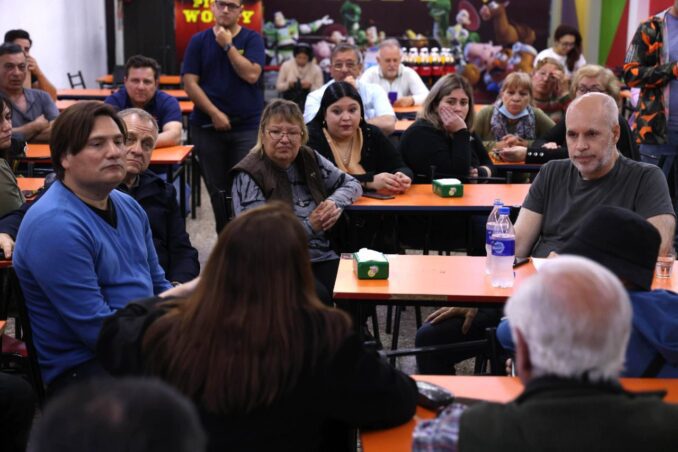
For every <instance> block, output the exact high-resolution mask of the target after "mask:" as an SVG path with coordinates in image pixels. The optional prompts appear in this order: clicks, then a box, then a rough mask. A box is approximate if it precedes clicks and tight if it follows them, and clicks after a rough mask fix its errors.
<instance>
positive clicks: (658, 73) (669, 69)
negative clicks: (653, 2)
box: [624, 8, 678, 144]
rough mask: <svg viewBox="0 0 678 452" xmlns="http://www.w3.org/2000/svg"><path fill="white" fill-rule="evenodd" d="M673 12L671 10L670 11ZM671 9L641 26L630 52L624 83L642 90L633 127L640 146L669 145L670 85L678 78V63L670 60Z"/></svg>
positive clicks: (626, 62)
mask: <svg viewBox="0 0 678 452" xmlns="http://www.w3.org/2000/svg"><path fill="white" fill-rule="evenodd" d="M669 9H670V8H669ZM669 9H666V10H664V11H662V12H661V13H659V14H657V15H655V16H653V17H650V18H649V19H648V20H646V21H645V22H643V23H641V24H640V25H639V26H638V29H637V30H636V34H635V35H634V36H633V39H632V40H631V44H630V46H629V48H628V51H627V52H626V60H625V62H624V80H625V81H626V83H627V84H628V85H629V86H630V87H632V88H633V87H638V88H640V89H641V91H640V98H639V99H638V114H637V115H636V121H635V123H634V124H633V131H634V133H635V135H636V141H637V142H638V143H640V144H665V143H666V118H667V117H668V105H667V104H666V102H665V99H668V98H669V92H668V90H669V82H670V81H671V80H673V79H676V78H678V63H676V62H670V61H669V57H668V56H669V46H668V44H667V45H666V46H665V45H664V42H666V43H668V42H669V39H668V35H667V27H666V14H668V12H669Z"/></svg>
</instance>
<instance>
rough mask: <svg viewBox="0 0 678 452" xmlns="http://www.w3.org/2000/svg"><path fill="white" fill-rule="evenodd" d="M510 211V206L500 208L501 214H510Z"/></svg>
mask: <svg viewBox="0 0 678 452" xmlns="http://www.w3.org/2000/svg"><path fill="white" fill-rule="evenodd" d="M510 213H511V208H510V207H500V208H499V215H508V214H510Z"/></svg>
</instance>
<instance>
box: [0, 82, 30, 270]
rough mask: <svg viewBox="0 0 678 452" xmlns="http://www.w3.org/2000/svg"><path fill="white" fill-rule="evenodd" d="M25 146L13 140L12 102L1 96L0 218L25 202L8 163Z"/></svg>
mask: <svg viewBox="0 0 678 452" xmlns="http://www.w3.org/2000/svg"><path fill="white" fill-rule="evenodd" d="M23 145H24V143H21V144H20V143H19V142H18V141H15V140H13V139H12V102H11V101H10V100H9V98H8V97H5V95H4V94H0V217H2V216H4V215H5V214H7V213H9V212H11V211H13V210H15V209H18V208H19V207H21V204H23V202H24V197H23V195H22V194H21V190H19V186H18V185H17V181H16V177H14V172H13V171H12V168H11V167H10V165H9V163H8V161H9V160H10V158H11V157H12V156H13V154H16V152H17V151H18V150H20V149H23ZM9 251H11V250H9ZM10 254H11V253H10ZM10 254H8V257H9V255H10Z"/></svg>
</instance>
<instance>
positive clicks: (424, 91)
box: [360, 39, 428, 107]
mask: <svg viewBox="0 0 678 452" xmlns="http://www.w3.org/2000/svg"><path fill="white" fill-rule="evenodd" d="M401 61H402V55H401V53H400V44H399V43H398V41H397V40H396V39H386V40H385V41H383V42H382V43H381V44H379V54H378V55H377V62H379V65H378V66H372V67H371V68H369V69H367V70H366V71H365V73H364V74H363V75H361V76H360V81H361V82H367V83H374V84H377V85H379V86H381V87H382V88H383V89H384V91H386V92H387V93H389V92H395V93H398V94H397V98H396V101H395V102H394V103H393V106H394V107H410V106H412V105H421V104H422V103H424V99H426V96H428V88H427V87H426V85H425V84H424V82H423V81H422V80H421V77H419V74H417V73H416V71H414V69H411V68H409V67H405V66H403V65H402V64H401Z"/></svg>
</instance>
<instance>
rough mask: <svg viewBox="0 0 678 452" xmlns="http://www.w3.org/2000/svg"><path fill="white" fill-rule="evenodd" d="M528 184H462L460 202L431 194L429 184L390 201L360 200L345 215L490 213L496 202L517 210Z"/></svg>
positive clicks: (414, 185)
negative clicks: (371, 212)
mask: <svg viewBox="0 0 678 452" xmlns="http://www.w3.org/2000/svg"><path fill="white" fill-rule="evenodd" d="M529 190H530V185H529V184H497V185H494V184H492V185H490V184H464V196H462V197H461V198H443V197H440V196H438V195H436V194H434V193H433V189H432V187H431V184H413V185H412V187H411V188H410V189H409V190H408V191H407V192H406V193H404V194H402V195H396V197H395V198H393V199H383V200H382V199H373V198H366V197H364V196H363V197H361V198H360V199H358V200H357V201H356V202H354V203H353V204H352V205H350V206H348V207H347V208H346V210H347V211H349V212H350V211H380V212H384V211H392V212H417V211H425V212H435V211H455V210H456V211H465V212H473V211H489V210H490V209H492V205H493V202H494V200H495V199H496V198H500V199H501V200H502V201H504V205H506V206H511V207H520V206H521V205H522V204H523V200H524V199H525V196H527V192H528V191H529Z"/></svg>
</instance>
